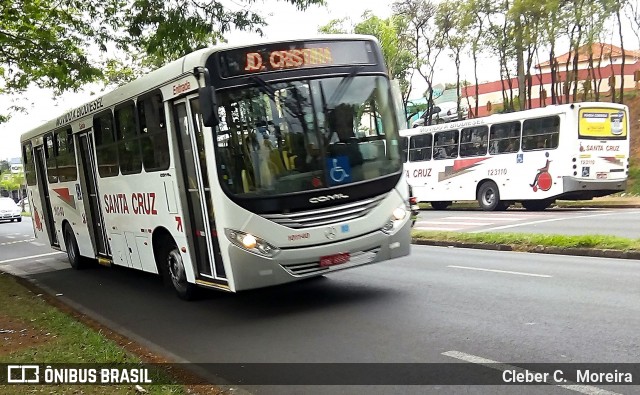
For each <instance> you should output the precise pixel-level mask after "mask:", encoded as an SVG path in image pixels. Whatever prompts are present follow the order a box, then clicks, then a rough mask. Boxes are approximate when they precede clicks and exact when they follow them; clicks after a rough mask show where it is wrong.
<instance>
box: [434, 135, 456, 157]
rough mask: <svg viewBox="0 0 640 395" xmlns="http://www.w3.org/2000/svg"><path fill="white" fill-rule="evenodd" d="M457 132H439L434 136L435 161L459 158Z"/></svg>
mask: <svg viewBox="0 0 640 395" xmlns="http://www.w3.org/2000/svg"><path fill="white" fill-rule="evenodd" d="M458 139H459V133H458V131H457V130H447V131H444V132H438V133H436V134H435V136H434V143H433V159H452V158H457V157H458V141H459V140H458Z"/></svg>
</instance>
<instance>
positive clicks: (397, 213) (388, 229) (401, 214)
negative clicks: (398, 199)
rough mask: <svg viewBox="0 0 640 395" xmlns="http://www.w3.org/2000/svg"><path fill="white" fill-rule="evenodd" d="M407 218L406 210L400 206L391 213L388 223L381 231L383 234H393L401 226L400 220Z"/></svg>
mask: <svg viewBox="0 0 640 395" xmlns="http://www.w3.org/2000/svg"><path fill="white" fill-rule="evenodd" d="M406 217H407V208H406V207H405V206H404V205H402V206H400V207H398V208H396V209H395V210H393V212H392V213H391V218H389V221H388V222H387V223H386V224H385V225H384V226H383V227H382V231H383V232H384V233H388V234H391V233H393V232H394V231H395V230H396V229H397V228H398V227H399V226H400V225H402V220H403V219H405V218H406Z"/></svg>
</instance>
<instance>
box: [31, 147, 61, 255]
mask: <svg viewBox="0 0 640 395" xmlns="http://www.w3.org/2000/svg"><path fill="white" fill-rule="evenodd" d="M33 158H34V160H35V165H36V174H37V177H38V190H39V191H40V206H41V207H42V213H41V215H42V218H43V219H44V223H45V225H46V227H47V234H48V235H49V243H50V244H51V245H52V246H55V247H59V246H60V243H59V242H58V235H57V234H56V227H55V221H54V220H53V210H52V209H51V196H50V195H49V180H48V179H47V171H46V162H45V160H44V150H43V147H42V146H40V147H34V148H33ZM35 215H37V214H35Z"/></svg>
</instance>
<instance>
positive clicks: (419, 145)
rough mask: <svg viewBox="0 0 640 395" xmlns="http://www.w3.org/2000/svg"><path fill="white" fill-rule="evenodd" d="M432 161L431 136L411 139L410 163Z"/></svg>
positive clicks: (423, 135) (424, 135) (417, 136)
mask: <svg viewBox="0 0 640 395" xmlns="http://www.w3.org/2000/svg"><path fill="white" fill-rule="evenodd" d="M430 159H431V135H430V134H422V135H416V136H412V137H411V138H410V139H409V162H421V161H425V160H430Z"/></svg>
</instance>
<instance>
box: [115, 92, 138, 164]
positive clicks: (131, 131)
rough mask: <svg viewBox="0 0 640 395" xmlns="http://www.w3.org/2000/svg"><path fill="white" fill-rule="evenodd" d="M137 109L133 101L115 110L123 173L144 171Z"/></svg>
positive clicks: (119, 154)
mask: <svg viewBox="0 0 640 395" xmlns="http://www.w3.org/2000/svg"><path fill="white" fill-rule="evenodd" d="M135 114H136V111H135V106H134V104H133V103H130V104H127V105H125V106H124V107H120V108H118V109H117V110H115V112H114V115H115V119H116V136H117V139H118V156H119V158H120V171H121V172H122V174H136V173H140V172H141V171H142V155H141V154H140V134H139V133H138V128H137V125H136V115H135Z"/></svg>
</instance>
